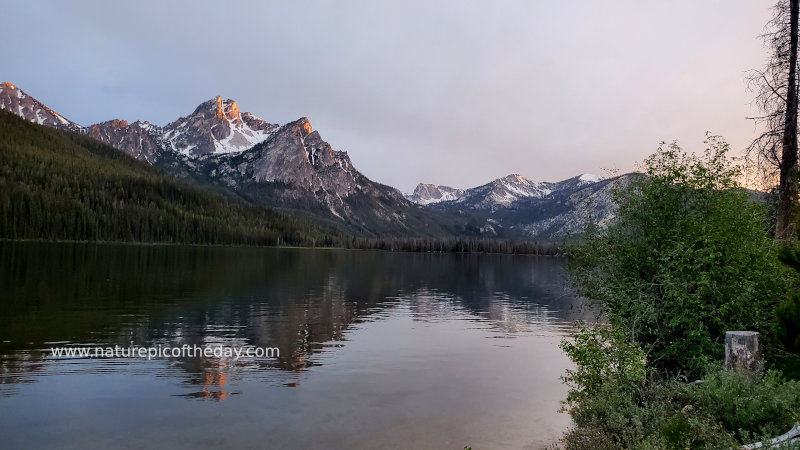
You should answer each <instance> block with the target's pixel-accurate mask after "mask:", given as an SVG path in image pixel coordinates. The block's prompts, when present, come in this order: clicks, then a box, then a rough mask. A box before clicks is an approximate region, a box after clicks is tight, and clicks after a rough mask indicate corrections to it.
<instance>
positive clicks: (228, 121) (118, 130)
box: [0, 83, 458, 237]
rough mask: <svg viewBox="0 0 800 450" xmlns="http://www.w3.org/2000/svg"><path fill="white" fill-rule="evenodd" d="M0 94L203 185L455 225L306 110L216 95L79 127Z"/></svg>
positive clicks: (402, 226)
mask: <svg viewBox="0 0 800 450" xmlns="http://www.w3.org/2000/svg"><path fill="white" fill-rule="evenodd" d="M0 99H2V103H0V106H2V109H4V110H6V111H9V112H11V113H14V114H17V115H20V116H21V117H23V118H25V119H26V120H30V121H34V122H36V123H40V124H43V125H48V126H52V127H56V128H61V129H66V130H69V131H74V132H78V133H82V134H86V135H88V136H89V137H91V138H94V139H97V140H99V141H101V142H103V143H106V144H109V145H111V146H113V147H115V148H117V149H118V150H121V151H123V152H125V153H127V154H128V155H130V156H133V157H134V158H137V159H139V160H142V161H145V162H147V163H149V164H151V165H154V166H156V167H158V168H161V169H163V170H164V171H166V172H167V173H169V174H171V175H173V176H174V177H176V178H179V179H182V180H184V181H187V182H190V183H193V184H196V185H198V186H200V187H203V188H204V189H208V190H211V191H214V192H217V193H222V194H224V195H228V196H230V197H233V198H236V199H238V200H245V201H247V202H249V203H253V204H258V205H265V206H269V207H275V208H281V209H283V210H287V211H292V212H294V213H296V214H300V215H303V216H309V217H313V218H315V219H318V220H320V221H323V222H325V223H328V224H332V225H336V226H338V227H339V228H343V229H345V230H347V231H350V232H353V233H356V234H359V235H367V236H385V235H388V236H416V235H419V236H427V237H437V236H446V235H450V234H452V232H453V231H452V230H453V229H457V228H458V227H457V225H453V226H451V225H446V224H447V223H448V218H447V217H444V216H443V215H441V214H439V213H437V212H433V211H429V210H425V209H423V208H420V207H419V206H417V205H415V204H413V203H412V202H410V201H408V200H406V199H405V198H404V197H403V195H402V194H401V193H400V192H399V191H397V190H396V189H394V188H392V187H389V186H385V185H382V184H379V183H375V182H373V181H372V180H370V179H368V178H367V177H365V176H364V175H363V174H361V173H360V172H359V171H358V170H356V168H355V167H354V166H353V163H352V162H351V161H350V158H349V157H348V156H347V153H345V152H342V151H335V150H334V149H333V148H332V147H331V145H330V144H328V143H327V142H325V141H324V140H323V139H322V137H321V136H320V134H319V132H317V131H314V130H313V129H312V127H311V124H310V122H309V120H308V119H307V118H301V119H298V120H296V121H294V122H290V123H288V124H286V125H284V126H278V125H276V124H273V123H269V122H266V121H264V120H262V119H260V118H258V117H256V116H254V115H253V114H250V113H246V112H245V113H242V112H240V111H239V107H238V105H237V104H236V102H235V101H233V100H231V99H227V100H223V99H222V97H219V96H218V97H216V98H215V99H212V100H208V101H206V102H203V103H201V104H200V105H199V106H198V107H197V108H196V109H195V110H194V111H193V112H192V113H191V114H189V115H188V116H185V117H181V118H179V119H177V120H175V121H174V122H171V123H170V124H168V125H166V126H164V127H159V126H158V125H154V124H152V123H150V122H143V121H136V122H133V123H128V122H127V121H125V120H119V119H114V120H110V121H107V122H102V123H98V124H94V125H91V126H89V127H82V126H80V125H78V124H75V123H74V122H71V121H69V120H67V119H65V118H63V116H61V115H59V114H57V113H55V112H54V111H52V110H51V109H49V108H47V107H46V106H45V105H43V104H42V103H40V102H38V101H37V100H35V99H33V97H30V96H27V94H24V93H23V92H22V91H20V90H19V89H17V88H16V87H15V86H14V85H12V84H10V83H3V84H2V85H0ZM19 105H23V106H19ZM454 227H455V228H454Z"/></svg>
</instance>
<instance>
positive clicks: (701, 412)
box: [564, 371, 800, 449]
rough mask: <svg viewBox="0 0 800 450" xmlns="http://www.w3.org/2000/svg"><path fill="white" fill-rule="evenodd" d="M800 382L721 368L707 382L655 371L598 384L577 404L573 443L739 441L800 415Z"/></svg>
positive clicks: (761, 436)
mask: <svg viewBox="0 0 800 450" xmlns="http://www.w3.org/2000/svg"><path fill="white" fill-rule="evenodd" d="M798 408H800V383H798V382H795V381H790V382H782V381H781V380H780V376H779V374H778V373H777V372H768V373H766V374H751V373H742V372H735V371H715V372H712V373H710V374H709V375H708V376H707V377H706V378H705V379H704V380H703V383H699V384H695V383H689V384H687V383H685V382H682V381H677V380H674V379H673V380H664V379H661V378H658V377H656V376H652V375H651V376H650V377H649V378H648V380H647V381H646V382H645V383H642V384H641V385H640V386H639V387H637V388H636V389H625V388H623V387H622V386H620V385H618V384H616V383H605V384H602V385H601V386H599V388H598V389H597V390H596V391H595V393H594V394H593V395H592V396H590V397H584V398H582V399H581V401H580V402H579V403H577V404H575V405H574V406H573V408H572V409H571V410H570V414H571V416H572V418H573V420H574V422H575V426H574V428H573V429H571V430H570V431H569V432H568V433H567V434H566V435H565V437H564V444H565V445H566V446H567V448H569V449H593V448H637V449H662V448H674V449H685V448H737V447H739V446H740V445H741V444H746V443H752V442H758V441H762V440H765V439H768V438H771V437H774V436H777V435H780V434H783V433H785V432H786V431H788V430H789V429H790V428H791V427H792V424H793V423H794V422H795V421H797V420H798V419H800V410H799V409H798Z"/></svg>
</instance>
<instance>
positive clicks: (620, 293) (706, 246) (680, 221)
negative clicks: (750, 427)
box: [567, 136, 788, 376]
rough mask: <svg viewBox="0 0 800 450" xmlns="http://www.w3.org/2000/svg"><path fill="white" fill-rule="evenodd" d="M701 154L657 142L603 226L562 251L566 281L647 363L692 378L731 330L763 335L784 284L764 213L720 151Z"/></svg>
mask: <svg viewBox="0 0 800 450" xmlns="http://www.w3.org/2000/svg"><path fill="white" fill-rule="evenodd" d="M706 143H707V144H708V148H707V149H706V151H705V152H704V154H703V155H702V156H695V155H692V154H687V153H685V152H684V151H683V150H681V149H680V147H678V146H677V145H676V144H674V143H673V144H671V145H666V144H662V145H661V146H660V147H659V149H658V151H657V152H656V153H655V154H653V155H652V156H650V157H649V158H648V159H647V160H646V161H645V166H646V167H645V169H646V170H645V174H643V175H642V176H639V177H638V178H636V179H634V180H633V181H631V182H630V184H629V185H628V186H627V187H625V188H624V189H619V190H618V191H617V192H615V202H616V203H617V205H618V207H619V209H618V213H617V219H616V221H615V222H614V223H613V224H611V225H610V226H609V227H608V228H607V229H605V230H601V229H600V228H598V227H590V228H589V229H590V230H592V231H593V233H592V234H591V235H589V236H588V237H587V238H586V240H584V241H583V242H581V243H579V244H576V245H573V246H571V247H570V248H568V250H567V252H568V256H569V267H570V273H571V276H572V279H573V284H574V285H575V286H576V288H577V289H578V291H579V293H580V294H582V295H584V296H586V297H588V298H590V299H592V300H594V301H595V302H596V304H597V305H598V306H599V307H600V308H601V309H602V310H603V311H604V312H605V313H607V314H608V319H609V322H610V323H611V324H612V325H614V327H615V328H618V329H620V330H622V331H623V332H624V333H625V334H626V335H628V336H630V338H631V339H632V340H633V341H635V342H637V343H638V344H639V345H641V347H642V349H643V350H644V351H645V353H646V354H647V358H648V361H649V364H650V365H651V366H652V367H653V368H655V369H658V370H662V371H667V372H670V373H673V374H674V373H679V372H684V373H689V374H690V375H692V376H699V375H700V374H702V373H703V371H704V369H705V368H706V367H708V366H709V365H712V364H714V363H715V362H716V361H718V360H719V359H720V358H721V357H722V355H723V347H724V336H725V332H726V331H729V330H754V331H761V332H763V333H764V336H771V335H772V331H773V329H774V323H775V316H774V311H775V306H776V305H777V304H778V302H779V300H780V299H781V298H782V297H783V295H784V293H785V291H786V286H787V285H788V284H787V283H788V279H787V274H786V271H785V270H784V269H782V265H781V264H779V262H778V260H777V258H776V255H775V245H774V242H773V241H772V239H771V238H770V237H769V236H768V234H767V232H766V231H765V227H764V214H763V207H762V206H761V205H758V204H755V203H753V202H751V201H749V198H748V194H747V192H746V191H745V190H744V189H743V188H742V187H741V186H740V185H739V184H738V181H737V180H738V177H739V175H740V173H741V169H740V167H739V166H737V165H735V164H734V163H733V162H732V161H730V160H729V159H728V158H727V156H726V154H727V152H728V144H726V143H725V142H724V141H723V140H722V139H721V138H717V137H714V136H709V137H708V138H707V140H706Z"/></svg>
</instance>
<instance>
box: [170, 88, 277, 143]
mask: <svg viewBox="0 0 800 450" xmlns="http://www.w3.org/2000/svg"><path fill="white" fill-rule="evenodd" d="M278 127H279V126H278V125H276V124H273V123H268V122H266V121H264V120H262V119H260V118H258V117H256V116H254V115H252V114H250V113H249V112H246V113H241V112H240V111H239V106H238V105H236V102H235V101H233V100H231V99H227V100H222V97H221V96H217V98H216V99H212V100H208V101H206V102H203V103H201V104H200V106H198V107H197V108H196V109H195V110H194V112H192V113H191V114H190V115H188V116H186V117H181V118H180V119H178V120H176V121H174V122H172V123H170V124H169V125H167V126H165V127H164V129H163V130H162V131H163V134H162V136H161V140H162V143H163V146H164V147H166V148H168V149H170V150H173V151H176V152H178V153H180V154H183V155H186V156H201V155H207V154H210V153H216V154H220V153H234V152H240V151H242V150H246V149H248V148H252V147H253V146H254V145H256V144H258V143H260V142H263V141H264V140H265V139H267V137H269V135H270V134H271V133H272V132H273V131H275V130H277V129H278Z"/></svg>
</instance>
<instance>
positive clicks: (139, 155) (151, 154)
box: [86, 119, 161, 164]
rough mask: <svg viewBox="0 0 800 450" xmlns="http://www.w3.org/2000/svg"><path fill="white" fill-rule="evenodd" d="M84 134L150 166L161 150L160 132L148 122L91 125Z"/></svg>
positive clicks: (111, 121)
mask: <svg viewBox="0 0 800 450" xmlns="http://www.w3.org/2000/svg"><path fill="white" fill-rule="evenodd" d="M86 134H87V135H88V136H89V137H91V138H94V139H97V140H98V141H102V142H105V143H106V144H109V145H111V146H113V147H115V148H117V149H119V150H122V151H123V152H125V153H127V154H129V155H131V156H133V157H134V158H136V159H140V160H142V161H146V162H148V163H150V164H153V163H155V162H156V160H157V159H158V153H159V151H160V149H161V143H160V141H159V137H160V135H161V130H160V128H159V127H158V126H156V125H153V124H151V123H150V122H139V121H136V122H134V123H131V124H129V123H128V122H127V121H125V120H119V119H114V120H109V121H107V122H101V123H96V124H94V125H91V126H90V127H89V128H87V129H86Z"/></svg>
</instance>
